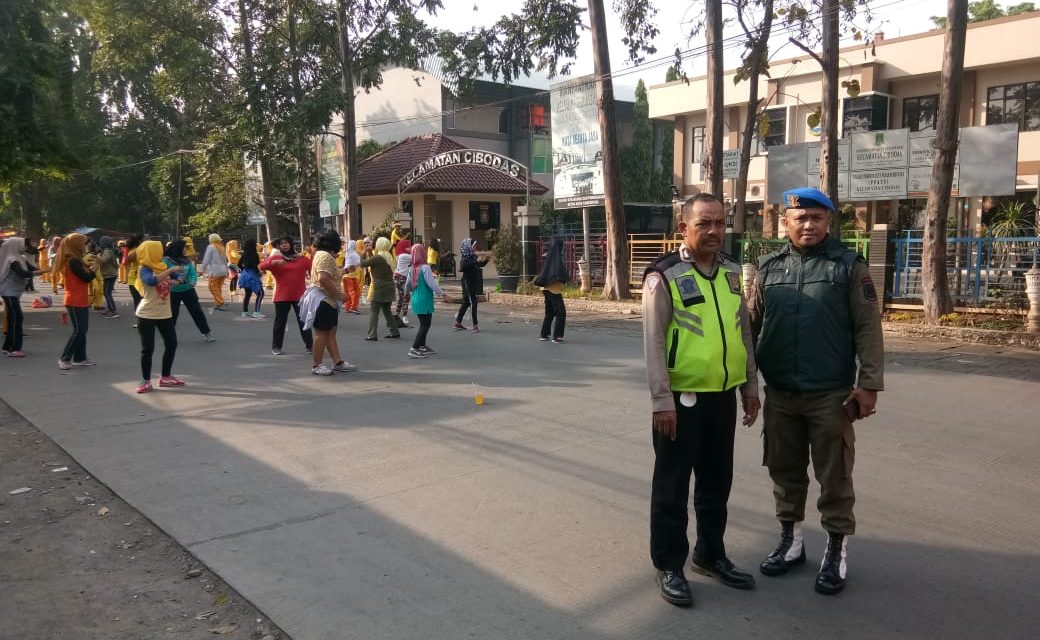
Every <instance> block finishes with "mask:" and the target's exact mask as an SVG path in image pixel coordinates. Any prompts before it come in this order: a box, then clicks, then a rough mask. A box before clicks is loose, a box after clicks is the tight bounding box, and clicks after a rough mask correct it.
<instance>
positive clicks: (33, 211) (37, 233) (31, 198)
mask: <svg viewBox="0 0 1040 640" xmlns="http://www.w3.org/2000/svg"><path fill="white" fill-rule="evenodd" d="M17 193H18V204H19V206H20V207H21V209H22V217H23V222H24V223H25V229H23V230H22V233H24V234H25V237H26V238H34V239H36V240H37V241H39V240H40V238H42V237H43V209H42V207H41V206H40V187H39V185H38V184H27V185H23V186H22V187H21V188H19V189H18V191H17Z"/></svg>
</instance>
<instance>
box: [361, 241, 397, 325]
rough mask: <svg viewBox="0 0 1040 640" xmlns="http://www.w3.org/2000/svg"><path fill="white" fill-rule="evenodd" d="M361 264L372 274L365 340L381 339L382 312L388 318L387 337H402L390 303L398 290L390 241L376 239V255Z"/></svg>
mask: <svg viewBox="0 0 1040 640" xmlns="http://www.w3.org/2000/svg"><path fill="white" fill-rule="evenodd" d="M361 266H362V267H365V268H367V269H368V270H369V273H371V274H372V288H371V289H370V290H369V298H368V304H369V306H370V308H371V315H369V317H368V336H367V337H366V338H365V340H367V341H369V342H375V341H376V340H379V335H378V332H377V329H378V327H379V314H380V313H382V314H383V317H384V318H385V319H386V327H387V329H389V331H390V333H388V334H386V336H385V337H387V338H400V337H401V332H400V331H398V329H397V323H396V322H394V317H393V313H391V311H390V305H391V304H392V303H393V301H394V297H395V295H396V290H395V288H394V267H395V266H396V262H394V259H393V258H392V257H391V256H390V241H389V240H388V239H386V238H379V239H378V240H376V251H375V255H373V256H372V257H371V258H368V259H365V260H362V261H361Z"/></svg>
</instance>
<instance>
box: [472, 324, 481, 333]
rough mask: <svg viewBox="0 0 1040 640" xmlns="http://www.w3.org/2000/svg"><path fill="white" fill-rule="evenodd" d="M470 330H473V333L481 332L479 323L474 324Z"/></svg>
mask: <svg viewBox="0 0 1040 640" xmlns="http://www.w3.org/2000/svg"><path fill="white" fill-rule="evenodd" d="M470 331H472V332H473V333H480V327H478V326H477V325H473V328H472V329H470Z"/></svg>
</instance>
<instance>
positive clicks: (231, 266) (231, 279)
mask: <svg viewBox="0 0 1040 640" xmlns="http://www.w3.org/2000/svg"><path fill="white" fill-rule="evenodd" d="M224 253H225V257H226V258H227V268H228V276H227V277H228V291H230V292H231V301H232V302H234V301H235V291H237V290H238V272H239V268H238V261H239V260H241V259H242V250H241V249H239V248H238V240H228V242H227V246H226V247H225V249H224Z"/></svg>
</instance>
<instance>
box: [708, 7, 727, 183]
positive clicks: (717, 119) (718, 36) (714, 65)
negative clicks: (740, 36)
mask: <svg viewBox="0 0 1040 640" xmlns="http://www.w3.org/2000/svg"><path fill="white" fill-rule="evenodd" d="M704 22H705V39H706V41H707V42H706V45H707V48H708V96H707V103H708V104H707V106H708V109H707V120H706V121H705V127H704V134H705V135H704V146H705V147H707V154H705V160H706V161H707V164H706V167H705V168H706V172H705V174H706V175H705V176H704V185H705V187H706V188H707V190H708V193H711V194H712V195H715V196H718V198H719V199H720V200H721V199H722V135H723V133H722V124H723V121H724V118H725V111H724V110H725V106H724V101H723V99H722V98H723V88H722V65H723V62H722V0H707V3H706V4H705V6H704Z"/></svg>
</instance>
